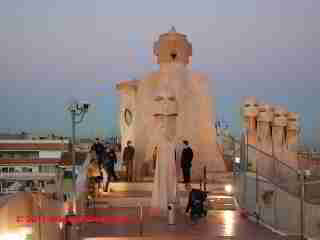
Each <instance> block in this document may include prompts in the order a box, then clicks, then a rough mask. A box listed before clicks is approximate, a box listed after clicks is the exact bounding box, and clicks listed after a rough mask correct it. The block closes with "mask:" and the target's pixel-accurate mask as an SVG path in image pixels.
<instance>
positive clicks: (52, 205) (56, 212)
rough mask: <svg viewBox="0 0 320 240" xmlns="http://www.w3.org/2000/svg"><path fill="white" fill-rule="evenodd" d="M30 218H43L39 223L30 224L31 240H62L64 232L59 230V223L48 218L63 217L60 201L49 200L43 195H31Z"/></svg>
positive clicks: (62, 206)
mask: <svg viewBox="0 0 320 240" xmlns="http://www.w3.org/2000/svg"><path fill="white" fill-rule="evenodd" d="M32 200H33V205H32V214H31V215H32V216H41V217H44V219H43V220H41V221H38V220H37V221H34V222H33V224H32V230H33V233H32V239H36V240H44V239H45V240H59V239H63V236H64V232H63V229H61V228H60V223H59V222H58V221H57V220H56V219H53V220H50V217H63V216H64V204H63V202H62V201H57V200H54V199H51V198H49V197H47V196H45V195H43V194H39V193H37V194H33V196H32Z"/></svg>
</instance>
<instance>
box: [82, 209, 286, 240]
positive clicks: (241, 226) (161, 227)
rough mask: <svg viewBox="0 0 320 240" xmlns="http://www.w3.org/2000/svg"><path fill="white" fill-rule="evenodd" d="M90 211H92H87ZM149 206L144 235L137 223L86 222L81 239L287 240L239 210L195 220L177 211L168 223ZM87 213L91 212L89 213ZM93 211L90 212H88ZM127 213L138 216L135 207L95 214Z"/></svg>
mask: <svg viewBox="0 0 320 240" xmlns="http://www.w3.org/2000/svg"><path fill="white" fill-rule="evenodd" d="M90 211H91V210H90ZM148 213H149V209H147V208H145V209H144V221H143V235H142V236H140V235H139V230H140V225H139V223H138V222H137V221H136V222H130V223H116V222H113V223H112V222H111V223H109V222H108V223H87V224H85V225H83V227H82V231H81V237H82V238H81V239H88V240H89V239H90V240H93V239H97V240H124V239H128V240H130V239H131V240H136V239H146V240H147V239H168V240H175V239H177V240H180V239H193V240H197V239H199V240H200V239H201V240H206V239H208V240H209V239H210V240H215V239H220V240H222V239H225V240H226V239H229V240H247V239H258V240H284V239H287V238H285V237H283V236H280V235H278V234H276V233H273V232H271V231H270V230H268V229H266V228H264V227H263V226H261V225H258V224H256V223H255V222H252V221H250V220H248V219H247V218H245V217H243V216H242V215H241V214H240V212H239V211H229V210H228V211H213V212H210V214H209V215H208V216H207V217H206V218H202V219H199V220H198V221H197V222H196V223H192V222H191V221H190V217H189V216H188V215H186V214H184V213H183V211H180V213H178V214H177V221H176V225H173V226H172V225H171V226H170V225H168V224H167V219H165V218H160V217H152V216H150V215H149V214H148ZM88 214H90V213H89V212H88ZM91 214H92V213H91ZM106 215H108V216H127V217H129V218H130V219H137V209H135V208H123V209H119V208H117V209H114V210H112V209H105V211H103V210H102V209H99V210H98V211H97V216H106Z"/></svg>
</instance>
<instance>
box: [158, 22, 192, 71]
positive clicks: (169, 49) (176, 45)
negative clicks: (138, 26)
mask: <svg viewBox="0 0 320 240" xmlns="http://www.w3.org/2000/svg"><path fill="white" fill-rule="evenodd" d="M153 53H154V55H155V56H156V57H157V63H158V64H160V65H162V64H168V63H180V64H183V65H187V64H189V60H190V59H189V58H190V57H191V56H192V45H191V43H190V42H189V41H188V40H187V37H186V35H184V34H182V33H177V32H176V29H175V28H174V27H172V28H171V30H170V31H169V32H168V33H164V34H162V35H160V37H159V40H158V41H157V42H155V43H154V47H153Z"/></svg>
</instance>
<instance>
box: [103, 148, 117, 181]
mask: <svg viewBox="0 0 320 240" xmlns="http://www.w3.org/2000/svg"><path fill="white" fill-rule="evenodd" d="M106 151H107V154H106V159H105V168H106V170H107V173H108V182H110V181H111V177H113V179H114V181H118V177H117V175H116V173H115V171H114V165H115V164H116V163H117V155H116V152H115V151H114V149H113V148H112V147H107V150H106Z"/></svg>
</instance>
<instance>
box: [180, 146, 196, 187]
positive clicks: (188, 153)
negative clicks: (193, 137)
mask: <svg viewBox="0 0 320 240" xmlns="http://www.w3.org/2000/svg"><path fill="white" fill-rule="evenodd" d="M183 144H184V149H183V151H182V154H181V168H182V172H183V183H186V184H187V183H190V178H191V166H192V159H193V151H192V149H191V147H190V146H189V142H188V141H186V140H185V141H183Z"/></svg>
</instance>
